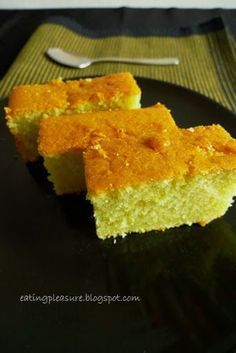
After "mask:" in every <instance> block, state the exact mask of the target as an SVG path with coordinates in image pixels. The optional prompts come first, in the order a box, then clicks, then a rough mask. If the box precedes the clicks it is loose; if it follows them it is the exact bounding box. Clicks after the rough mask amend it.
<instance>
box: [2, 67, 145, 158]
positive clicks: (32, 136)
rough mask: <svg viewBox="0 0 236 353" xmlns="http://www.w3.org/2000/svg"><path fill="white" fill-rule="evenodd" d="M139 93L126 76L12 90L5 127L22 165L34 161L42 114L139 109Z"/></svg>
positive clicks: (137, 88)
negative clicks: (14, 143)
mask: <svg viewBox="0 0 236 353" xmlns="http://www.w3.org/2000/svg"><path fill="white" fill-rule="evenodd" d="M140 95H141V91H140V89H139V87H138V85H137V83H136V81H135V80H134V78H133V76H132V75H131V74H130V73H118V74H110V75H107V76H103V77H97V78H89V79H81V80H74V81H65V82H64V81H62V80H61V79H57V80H52V81H50V82H48V83H47V84H35V85H22V86H16V87H15V88H14V89H13V90H12V92H11V94H10V97H9V103H8V107H7V108H5V112H6V120H7V125H8V127H9V129H10V131H11V133H12V134H13V135H14V137H15V141H16V145H17V149H18V151H19V153H20V154H21V156H22V158H23V159H24V160H25V161H35V160H36V159H37V158H38V156H39V155H38V144H37V139H38V129H39V122H40V120H41V118H42V116H43V115H44V116H45V114H47V115H53V116H56V117H58V116H60V115H61V114H72V113H84V112H88V111H97V110H113V109H124V108H125V109H134V108H139V107H140Z"/></svg>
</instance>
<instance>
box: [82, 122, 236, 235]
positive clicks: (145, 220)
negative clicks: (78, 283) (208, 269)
mask: <svg viewBox="0 0 236 353" xmlns="http://www.w3.org/2000/svg"><path fill="white" fill-rule="evenodd" d="M163 132H164V130H163V131H162V133H155V132H153V131H152V129H150V128H149V129H147V130H146V136H145V138H143V135H142V136H139V135H136V136H135V137H134V138H130V139H126V138H123V137H122V136H117V137H115V136H112V137H110V136H108V135H107V136H106V138H104V139H102V140H101V141H100V143H99V146H97V147H96V148H94V146H90V147H89V148H88V149H87V150H86V152H85V153H84V162H85V179H86V184H87V190H88V199H89V200H90V201H91V202H92V204H93V207H94V216H95V220H96V230H97V235H98V237H99V238H102V239H105V238H108V237H111V236H113V237H116V236H117V235H123V236H124V235H126V234H127V233H130V232H138V233H143V232H146V231H150V230H165V229H167V228H171V227H177V226H180V225H183V224H187V225H191V224H193V223H199V224H200V225H202V226H203V225H206V224H207V223H209V222H210V221H212V220H213V219H215V218H218V217H220V216H222V215H223V214H224V213H225V212H226V210H227V209H228V207H229V206H230V205H231V204H232V201H233V196H235V195H236V140H235V139H233V138H232V137H231V136H230V135H229V134H228V133H227V132H226V131H225V130H224V129H223V128H222V127H221V126H219V125H212V126H199V127H196V128H190V129H179V133H178V134H177V133H176V131H175V130H174V129H172V130H169V133H168V135H166V134H165V133H163ZM100 151H103V152H102V153H100Z"/></svg>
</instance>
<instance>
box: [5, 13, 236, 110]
mask: <svg viewBox="0 0 236 353" xmlns="http://www.w3.org/2000/svg"><path fill="white" fill-rule="evenodd" d="M49 47H61V48H63V49H65V50H68V51H72V52H73V51H74V52H78V53H80V54H81V56H88V57H92V58H93V57H99V56H130V57H148V58H154V57H169V56H175V57H178V58H179V59H180V65H178V66H145V65H134V64H121V63H98V64H95V65H92V66H90V67H88V68H85V69H73V68H68V67H64V66H60V65H57V64H55V63H54V62H52V61H51V60H50V59H49V58H48V57H47V56H46V55H45V52H46V50H47V49H48V48H49ZM235 58H236V55H235V40H234V38H233V37H232V36H231V35H230V33H229V32H228V30H227V28H226V27H225V26H224V23H223V21H222V20H221V18H216V19H213V20H211V21H209V22H207V23H204V24H200V25H198V26H194V27H191V28H190V27H189V28H181V29H179V32H178V33H176V32H174V31H173V35H170V34H169V35H168V36H165V35H164V34H163V33H161V34H160V33H148V34H147V35H145V36H137V35H135V33H131V32H129V31H128V30H127V31H125V30H124V31H123V32H122V33H118V32H117V33H116V31H114V32H113V33H106V32H102V33H99V32H97V33H96V32H94V31H90V30H86V29H84V28H82V27H81V26H80V25H79V24H77V23H75V22H73V21H71V20H70V19H67V18H63V17H58V18H51V19H48V21H47V22H45V23H43V24H41V25H40V26H39V27H38V28H37V30H36V31H35V32H34V33H33V34H32V36H31V37H30V39H29V40H28V42H27V43H26V45H25V46H24V47H23V48H22V50H21V52H20V53H19V55H18V56H17V58H16V59H15V61H14V63H13V64H12V66H11V67H10V69H9V71H8V72H7V73H6V75H5V76H4V78H3V79H2V81H1V83H0V95H1V96H2V97H5V96H7V95H8V94H9V92H10V90H11V89H12V87H13V86H15V85H19V84H26V83H42V82H46V81H48V80H50V79H52V78H57V77H62V78H76V77H77V78H78V77H88V76H93V75H103V74H107V73H114V72H126V71H129V72H131V73H132V74H133V75H135V76H137V77H146V78H153V79H158V80H163V81H166V82H171V83H175V84H179V85H181V86H184V87H187V88H191V89H193V90H195V91H197V92H200V93H202V94H204V95H206V96H208V97H210V98H212V99H213V100H215V101H217V102H219V103H221V104H222V105H224V106H225V107H227V108H229V109H231V110H233V111H235V110H236V99H235V87H236V65H235V62H236V59H235Z"/></svg>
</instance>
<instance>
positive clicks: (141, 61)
mask: <svg viewBox="0 0 236 353" xmlns="http://www.w3.org/2000/svg"><path fill="white" fill-rule="evenodd" d="M93 62H94V63H95V62H120V63H130V64H144V65H178V64H179V59H178V58H159V59H158V58H157V59H147V58H125V57H123V58H122V57H121V58H118V57H113V56H107V57H104V58H97V59H96V58H95V59H93Z"/></svg>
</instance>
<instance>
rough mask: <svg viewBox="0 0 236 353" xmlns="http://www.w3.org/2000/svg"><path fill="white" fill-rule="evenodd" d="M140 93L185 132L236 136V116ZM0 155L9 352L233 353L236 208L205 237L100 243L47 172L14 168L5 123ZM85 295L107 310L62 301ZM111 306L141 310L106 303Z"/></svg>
mask: <svg viewBox="0 0 236 353" xmlns="http://www.w3.org/2000/svg"><path fill="white" fill-rule="evenodd" d="M138 83H139V84H140V86H141V88H142V90H143V105H145V106H147V105H151V104H154V103H156V102H157V101H160V102H162V103H165V104H166V105H167V107H169V108H170V109H171V110H172V113H173V115H174V117H175V119H176V121H177V123H178V124H179V125H180V126H183V127H190V126H194V125H199V124H205V125H206V124H209V123H210V124H212V123H221V124H222V125H223V126H224V127H225V128H226V129H227V130H229V131H230V132H231V133H232V134H233V135H234V133H235V128H236V117H235V116H234V115H233V114H232V113H231V112H230V111H228V110H226V109H224V108H223V107H221V106H220V105H218V104H216V103H214V102H213V101H211V100H209V99H207V98H205V97H203V96H201V95H199V94H197V93H195V92H192V91H189V90H187V89H184V88H182V87H178V86H176V85H171V84H168V83H164V82H160V81H154V80H148V79H141V78H140V79H138ZM1 103H2V106H3V105H4V104H6V102H4V101H2V102H1ZM0 145H1V146H0V150H1V153H0V168H1V173H0V190H1V203H0V207H1V209H0V214H1V220H0V325H1V327H0V342H1V345H0V346H1V349H2V351H3V352H4V353H6V352H24V353H26V352H31V353H37V352H39V353H42V352H44V353H46V352H57V353H59V352H63V353H64V352H70V353H73V352H76V353H77V352H88V353H90V352H96V353H100V352H101V353H106V352H107V353H111V352H112V353H116V352H117V353H120V352H123V353H132V352H135V353H144V352H146V353H157V352H165V353H167V352H168V353H175V352H181V353H182V352H201V353H204V352H211V353H214V352H217V353H220V352H224V353H225V352H231V351H232V352H233V349H234V347H235V345H236V217H235V210H236V208H235V206H233V207H231V208H230V210H229V211H228V212H227V213H226V215H225V216H224V217H222V218H221V219H218V220H216V221H214V222H212V223H210V224H209V225H208V226H206V227H204V228H201V227H200V226H192V227H188V226H184V227H180V228H176V229H171V230H168V231H166V232H150V233H148V234H144V235H134V234H133V235H130V236H128V237H126V238H125V239H122V238H120V239H117V243H116V244H113V241H112V240H107V241H101V240H99V239H97V237H96V234H95V227H94V221H93V217H92V210H91V207H90V205H89V204H88V203H87V202H86V201H85V199H84V198H83V197H81V196H80V197H79V196H67V197H56V196H55V195H54V194H53V192H52V189H51V186H50V185H49V183H47V181H46V178H45V174H44V173H43V172H42V168H41V166H40V165H39V164H35V165H33V166H32V165H30V166H25V165H24V163H23V162H22V161H21V160H20V158H18V156H17V154H16V152H15V147H14V143H13V139H12V138H11V136H10V134H9V133H8V131H7V128H6V126H5V122H4V119H3V113H2V119H1V126H0ZM86 294H87V295H88V296H87V299H91V296H92V298H93V300H95V299H96V298H95V296H97V297H99V303H100V304H99V303H98V302H96V301H91V300H90V301H84V302H80V300H81V299H79V298H77V301H72V302H70V301H64V302H62V301H61V302H57V301H56V296H57V295H62V296H83V298H85V297H86ZM53 295H54V299H53V300H54V301H53V302H51V304H49V303H47V301H48V300H49V297H47V296H50V297H53ZM89 295H90V296H89ZM108 295H109V296H114V298H115V297H116V298H117V295H118V296H120V297H119V299H122V296H138V298H139V300H138V301H132V302H131V301H116V302H112V303H110V304H108V303H107V302H104V303H103V304H101V301H102V297H100V296H108ZM39 296H41V297H40V298H39ZM67 298H68V297H67ZM114 298H113V299H114ZM59 299H62V297H61V298H59ZM59 299H57V300H59ZM73 299H74V300H76V299H75V297H73ZM103 299H105V298H104V297H103Z"/></svg>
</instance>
